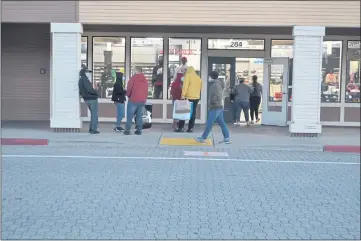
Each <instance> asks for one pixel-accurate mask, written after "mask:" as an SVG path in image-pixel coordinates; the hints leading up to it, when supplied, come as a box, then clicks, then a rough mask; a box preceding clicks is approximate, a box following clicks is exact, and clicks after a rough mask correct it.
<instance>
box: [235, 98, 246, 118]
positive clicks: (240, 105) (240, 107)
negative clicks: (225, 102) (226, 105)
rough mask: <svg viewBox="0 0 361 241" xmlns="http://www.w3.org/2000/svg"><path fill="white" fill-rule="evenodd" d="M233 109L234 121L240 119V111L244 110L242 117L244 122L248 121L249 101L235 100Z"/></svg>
mask: <svg viewBox="0 0 361 241" xmlns="http://www.w3.org/2000/svg"><path fill="white" fill-rule="evenodd" d="M235 107H236V108H235V109H236V120H235V121H236V122H239V121H240V119H241V112H242V110H243V112H244V118H245V119H246V122H248V121H249V101H239V100H236V101H235Z"/></svg>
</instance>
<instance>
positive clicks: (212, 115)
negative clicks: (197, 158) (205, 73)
mask: <svg viewBox="0 0 361 241" xmlns="http://www.w3.org/2000/svg"><path fill="white" fill-rule="evenodd" d="M208 81H209V98H208V109H209V110H208V118H207V123H206V127H205V129H204V131H203V134H202V136H200V137H197V138H196V139H195V140H196V141H197V142H200V143H205V142H206V140H207V138H208V135H209V134H210V132H211V130H212V127H213V124H214V123H215V122H216V123H217V124H218V125H219V126H220V128H221V130H222V134H223V141H221V142H220V143H225V144H230V143H231V140H230V137H229V131H228V127H227V125H226V122H225V121H224V116H223V112H224V107H223V91H224V87H225V86H224V82H223V81H220V80H219V79H218V72H216V71H212V72H211V73H210V74H209V78H208Z"/></svg>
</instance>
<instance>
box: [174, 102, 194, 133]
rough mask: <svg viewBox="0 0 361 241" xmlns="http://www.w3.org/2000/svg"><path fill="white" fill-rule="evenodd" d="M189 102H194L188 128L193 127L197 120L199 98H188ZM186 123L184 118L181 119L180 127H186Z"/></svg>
mask: <svg viewBox="0 0 361 241" xmlns="http://www.w3.org/2000/svg"><path fill="white" fill-rule="evenodd" d="M188 101H189V102H192V103H193V109H192V114H191V119H190V120H189V122H188V130H190V129H193V127H194V122H195V121H196V115H197V105H198V102H199V100H188ZM184 124H185V121H184V120H180V121H179V122H178V128H179V129H184Z"/></svg>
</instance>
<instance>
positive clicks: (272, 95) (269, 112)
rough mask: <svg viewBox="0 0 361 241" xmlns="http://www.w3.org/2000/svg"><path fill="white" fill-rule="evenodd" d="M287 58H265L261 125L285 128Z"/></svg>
mask: <svg viewBox="0 0 361 241" xmlns="http://www.w3.org/2000/svg"><path fill="white" fill-rule="evenodd" d="M288 63H289V61H288V58H285V57H280V58H266V59H264V67H263V71H264V74H263V93H262V95H263V102H262V124H263V125H274V126H287V111H288V106H287V103H288V97H287V91H288Z"/></svg>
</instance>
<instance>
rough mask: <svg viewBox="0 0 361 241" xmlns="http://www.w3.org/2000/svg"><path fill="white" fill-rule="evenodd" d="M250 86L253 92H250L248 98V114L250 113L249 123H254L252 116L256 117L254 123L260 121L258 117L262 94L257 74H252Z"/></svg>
mask: <svg viewBox="0 0 361 241" xmlns="http://www.w3.org/2000/svg"><path fill="white" fill-rule="evenodd" d="M252 87H253V92H252V93H251V96H250V99H249V105H250V114H251V124H254V117H256V123H258V122H259V121H260V119H259V117H258V110H259V105H260V104H261V96H262V84H260V83H258V77H257V75H253V76H252Z"/></svg>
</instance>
